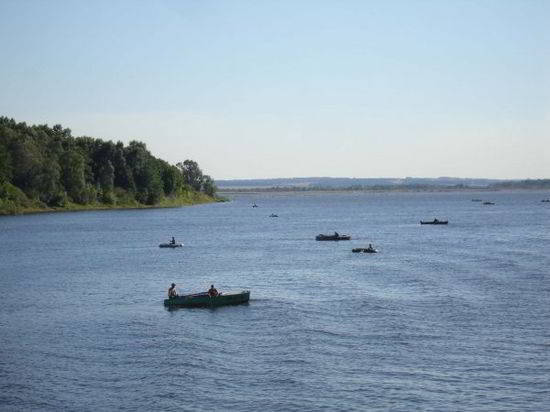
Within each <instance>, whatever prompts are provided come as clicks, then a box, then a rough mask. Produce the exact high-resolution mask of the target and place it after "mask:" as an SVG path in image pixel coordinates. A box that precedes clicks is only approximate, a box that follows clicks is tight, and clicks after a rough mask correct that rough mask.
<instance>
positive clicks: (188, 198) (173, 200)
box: [0, 186, 227, 216]
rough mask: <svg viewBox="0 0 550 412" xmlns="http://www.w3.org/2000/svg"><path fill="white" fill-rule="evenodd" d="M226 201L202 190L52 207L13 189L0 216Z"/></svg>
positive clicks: (2, 202) (3, 201) (1, 206)
mask: <svg viewBox="0 0 550 412" xmlns="http://www.w3.org/2000/svg"><path fill="white" fill-rule="evenodd" d="M12 188H13V186H12ZM225 201H227V199H225V198H224V197H218V196H215V197H212V196H208V195H206V194H204V193H201V192H194V191H190V192H183V193H181V194H179V195H176V196H167V197H164V198H163V199H162V200H161V201H160V202H159V203H157V204H154V205H146V204H143V203H139V202H137V201H136V200H134V199H132V198H130V197H129V196H126V197H121V198H120V199H117V200H115V201H114V203H112V204H108V203H102V202H93V203H88V204H78V203H73V202H67V203H66V204H65V205H64V206H59V207H55V206H53V207H52V206H47V205H45V204H44V203H42V202H40V201H38V200H32V199H28V198H27V197H26V196H24V194H23V193H22V192H21V191H19V190H13V189H11V190H10V195H9V196H6V197H5V198H0V216H8V215H23V214H30V213H51V212H76V211H85V210H116V209H155V208H175V207H184V206H194V205H199V204H204V203H214V202H225Z"/></svg>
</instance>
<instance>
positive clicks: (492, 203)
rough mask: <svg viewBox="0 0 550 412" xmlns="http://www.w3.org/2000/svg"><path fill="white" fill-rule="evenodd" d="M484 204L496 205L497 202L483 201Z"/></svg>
mask: <svg viewBox="0 0 550 412" xmlns="http://www.w3.org/2000/svg"><path fill="white" fill-rule="evenodd" d="M483 204H484V205H494V204H495V202H483Z"/></svg>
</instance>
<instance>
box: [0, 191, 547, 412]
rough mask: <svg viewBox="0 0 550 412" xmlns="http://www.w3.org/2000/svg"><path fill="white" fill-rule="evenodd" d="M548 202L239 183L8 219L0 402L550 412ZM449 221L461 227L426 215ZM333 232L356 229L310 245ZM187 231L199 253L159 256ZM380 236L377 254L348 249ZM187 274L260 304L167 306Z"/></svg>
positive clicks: (202, 286) (185, 285) (3, 229)
mask: <svg viewBox="0 0 550 412" xmlns="http://www.w3.org/2000/svg"><path fill="white" fill-rule="evenodd" d="M473 197H483V198H488V199H490V200H493V201H495V202H496V205H495V206H483V205H481V204H480V203H475V202H471V201H470V199H471V198H473ZM546 197H548V196H547V195H546V194H544V193H496V194H495V193H492V194H477V193H460V194H457V193H443V194H425V193H422V194H357V193H344V194H342V193H339V194H297V195H281V194H277V195H241V196H237V197H236V198H235V199H234V201H232V202H230V203H223V204H211V205H202V206H195V207H188V208H182V209H157V210H128V211H103V212H79V213H63V214H41V215H29V216H17V217H3V218H0V290H1V291H2V295H1V299H0V409H2V410H10V411H11V410H84V411H97V410H132V411H133V410H147V411H148V410H166V411H169V410H174V411H175V410H178V411H181V410H198V409H205V410H228V409H230V410H239V411H258V410H269V411H289V410H300V411H308V410H312V411H313V410H314V411H319V410H326V411H338V410H342V411H350V410H357V411H363V410H374V409H384V410H386V409H393V410H404V411H410V410H476V411H477V410H508V411H513V410H517V411H526V410H531V411H541V410H548V408H549V407H550V384H549V376H550V204H548V203H541V202H540V200H541V199H542V198H546ZM253 202H256V203H257V204H258V205H259V207H258V208H251V207H250V205H251V204H252V203H253ZM270 213H277V214H278V215H279V217H278V218H269V217H268V215H269V214H270ZM434 217H437V218H439V219H449V221H450V223H449V225H448V226H420V225H419V223H418V222H419V220H420V219H433V218H434ZM335 230H337V231H338V232H340V233H349V234H351V235H352V237H353V239H352V240H351V241H349V242H339V243H336V242H316V241H314V240H313V239H314V237H315V235H317V234H319V233H331V232H333V231H335ZM171 236H175V237H176V239H177V240H179V241H183V242H184V244H185V246H184V247H183V248H181V249H176V250H167V249H159V248H158V244H159V243H161V242H165V241H167V240H168V239H169V238H170V237H171ZM368 243H373V244H374V246H375V247H377V248H378V249H379V250H380V253H378V254H376V255H367V254H354V253H352V252H351V249H352V248H353V247H359V246H366V245H367V244H368ZM171 282H176V283H177V284H178V287H179V288H180V293H181V292H195V291H204V290H206V289H207V288H208V287H209V285H210V284H211V283H214V284H215V285H216V287H217V288H218V290H221V291H228V290H240V289H243V288H247V289H250V290H251V301H250V303H249V304H248V305H241V306H233V307H222V308H218V309H213V310H212V309H191V310H189V309H182V310H176V311H168V310H166V309H165V308H164V306H163V304H162V301H163V299H164V297H165V294H166V290H167V288H168V286H169V284H170V283H171Z"/></svg>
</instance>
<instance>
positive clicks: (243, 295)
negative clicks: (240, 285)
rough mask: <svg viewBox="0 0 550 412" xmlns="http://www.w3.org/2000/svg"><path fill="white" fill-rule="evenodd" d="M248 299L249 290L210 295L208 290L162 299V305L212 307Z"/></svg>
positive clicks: (242, 301) (236, 303)
mask: <svg viewBox="0 0 550 412" xmlns="http://www.w3.org/2000/svg"><path fill="white" fill-rule="evenodd" d="M249 299H250V291H249V290H243V291H242V292H229V293H223V294H220V295H218V296H212V297H211V296H209V295H208V292H203V293H195V294H193V295H183V296H175V297H173V298H168V299H164V306H167V307H169V308H177V307H180V308H214V307H218V306H226V305H239V304H241V303H246V302H248V300H249Z"/></svg>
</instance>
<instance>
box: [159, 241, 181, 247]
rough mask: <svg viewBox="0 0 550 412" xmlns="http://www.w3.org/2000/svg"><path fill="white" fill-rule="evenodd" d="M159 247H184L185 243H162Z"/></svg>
mask: <svg viewBox="0 0 550 412" xmlns="http://www.w3.org/2000/svg"><path fill="white" fill-rule="evenodd" d="M159 247H168V248H172V249H173V248H176V247H183V243H172V242H170V243H161V244H160V245H159Z"/></svg>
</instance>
